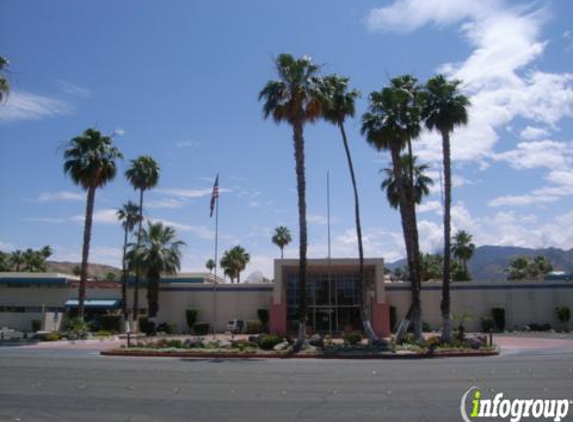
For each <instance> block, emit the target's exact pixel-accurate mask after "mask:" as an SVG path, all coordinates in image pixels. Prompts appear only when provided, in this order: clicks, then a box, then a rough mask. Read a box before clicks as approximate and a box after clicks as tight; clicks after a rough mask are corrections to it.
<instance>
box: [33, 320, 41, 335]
mask: <svg viewBox="0 0 573 422" xmlns="http://www.w3.org/2000/svg"><path fill="white" fill-rule="evenodd" d="M41 329H42V321H40V320H39V319H33V320H32V331H33V332H36V331H40V330H41Z"/></svg>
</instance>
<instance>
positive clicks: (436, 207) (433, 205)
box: [416, 201, 442, 213]
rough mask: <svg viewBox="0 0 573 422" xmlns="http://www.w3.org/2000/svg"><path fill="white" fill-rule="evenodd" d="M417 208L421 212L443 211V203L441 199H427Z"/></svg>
mask: <svg viewBox="0 0 573 422" xmlns="http://www.w3.org/2000/svg"><path fill="white" fill-rule="evenodd" d="M416 210H417V211H418V212H419V213H423V212H434V211H441V210H442V203H441V202H440V201H426V202H423V203H422V204H421V205H419V206H418V207H417V208H416Z"/></svg>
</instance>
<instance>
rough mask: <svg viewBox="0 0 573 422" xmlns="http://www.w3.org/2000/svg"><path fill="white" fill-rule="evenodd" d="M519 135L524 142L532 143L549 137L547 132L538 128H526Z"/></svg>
mask: <svg viewBox="0 0 573 422" xmlns="http://www.w3.org/2000/svg"><path fill="white" fill-rule="evenodd" d="M519 135H520V136H521V137H522V138H523V139H525V140H526V141H534V140H536V139H539V138H543V137H544V136H547V135H549V131H547V130H545V129H543V128H540V127H534V126H527V127H526V128H525V129H523V130H522V131H521V132H520V134H519Z"/></svg>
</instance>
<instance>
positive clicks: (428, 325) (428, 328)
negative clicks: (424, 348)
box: [422, 322, 432, 333]
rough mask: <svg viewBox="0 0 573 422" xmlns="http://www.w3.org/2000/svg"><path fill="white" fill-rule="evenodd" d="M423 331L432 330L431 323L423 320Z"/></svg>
mask: <svg viewBox="0 0 573 422" xmlns="http://www.w3.org/2000/svg"><path fill="white" fill-rule="evenodd" d="M422 331H423V332H424V333H429V332H430V331H432V329H431V328H430V324H428V323H427V322H422Z"/></svg>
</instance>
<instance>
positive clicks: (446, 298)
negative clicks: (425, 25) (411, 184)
mask: <svg viewBox="0 0 573 422" xmlns="http://www.w3.org/2000/svg"><path fill="white" fill-rule="evenodd" d="M460 84H461V81H458V80H452V81H448V80H447V79H446V77H445V76H444V75H436V76H434V77H433V78H430V79H429V80H428V82H427V83H426V87H425V90H424V107H423V111H422V116H423V118H424V120H425V123H426V127H427V128H428V129H430V130H432V129H436V130H437V131H438V132H440V134H441V135H442V151H443V163H444V278H443V280H444V281H443V283H442V306H441V308H442V320H443V327H442V339H443V340H444V341H446V342H449V341H450V340H451V338H452V324H451V319H450V281H451V275H450V266H451V263H450V259H451V257H450V250H451V215H450V213H451V211H450V209H451V206H452V169H451V163H450V133H452V132H453V131H454V128H455V127H456V126H461V125H465V124H467V122H468V112H467V107H468V106H469V104H470V102H469V100H468V99H467V97H465V96H464V95H462V94H461V93H460V91H459V86H460Z"/></svg>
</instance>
